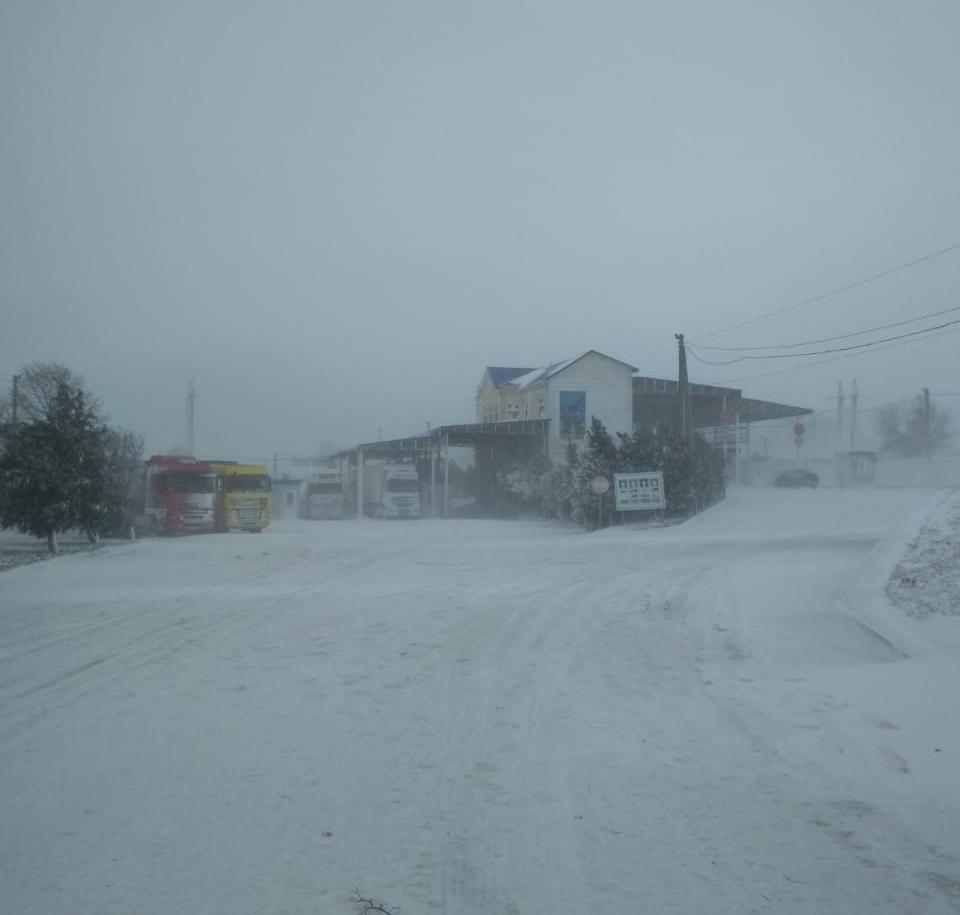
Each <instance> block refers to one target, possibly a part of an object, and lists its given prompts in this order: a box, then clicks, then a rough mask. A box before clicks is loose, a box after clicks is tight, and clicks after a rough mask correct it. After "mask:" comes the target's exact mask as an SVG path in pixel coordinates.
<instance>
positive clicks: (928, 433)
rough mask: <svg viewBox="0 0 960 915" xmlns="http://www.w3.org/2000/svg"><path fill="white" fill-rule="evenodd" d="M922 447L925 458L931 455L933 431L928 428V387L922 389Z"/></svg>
mask: <svg viewBox="0 0 960 915" xmlns="http://www.w3.org/2000/svg"><path fill="white" fill-rule="evenodd" d="M923 447H924V450H925V451H926V452H927V460H928V461H929V460H930V459H931V457H932V456H933V433H932V430H931V429H930V388H924V389H923Z"/></svg>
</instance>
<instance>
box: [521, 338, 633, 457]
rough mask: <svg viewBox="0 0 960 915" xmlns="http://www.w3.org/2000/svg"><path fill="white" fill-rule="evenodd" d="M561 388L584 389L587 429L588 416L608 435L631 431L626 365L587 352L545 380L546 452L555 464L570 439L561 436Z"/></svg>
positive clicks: (630, 383) (629, 379)
mask: <svg viewBox="0 0 960 915" xmlns="http://www.w3.org/2000/svg"><path fill="white" fill-rule="evenodd" d="M561 391H583V392H585V394H586V408H587V409H586V428H587V429H589V428H590V418H591V417H592V416H596V417H597V419H599V420H600V421H601V422H602V423H603V424H604V426H606V427H607V431H608V432H609V433H610V434H611V435H615V434H616V433H617V432H627V433H629V432H631V431H632V430H633V372H632V371H631V369H630V368H629V366H626V365H623V364H622V363H619V362H616V361H615V360H613V359H607V358H606V357H604V356H601V355H599V354H596V353H589V354H587V355H586V356H585V357H584V358H583V359H580V360H579V361H577V362H575V363H574V364H573V365H571V366H569V367H568V368H566V369H564V370H563V371H561V372H558V373H557V374H556V375H554V376H553V377H552V378H550V379H549V380H548V381H547V385H546V401H547V416H548V417H549V418H550V439H549V455H550V459H551V460H552V461H553V462H554V463H558V462H561V461H563V460H564V458H565V457H566V451H567V442H568V441H569V439H568V438H564V437H561V435H560V433H561V429H560V392H561ZM531 393H533V392H531ZM539 397H540V395H539V392H536V394H535V399H537V400H539ZM531 409H533V407H532V405H531ZM582 444H583V439H578V440H577V445H578V446H580V445H582Z"/></svg>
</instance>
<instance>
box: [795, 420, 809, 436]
mask: <svg viewBox="0 0 960 915" xmlns="http://www.w3.org/2000/svg"><path fill="white" fill-rule="evenodd" d="M806 431H807V427H806V426H805V425H804V424H803V423H796V424H795V425H794V427H793V434H794V435H795V436H796V437H797V438H803V433H804V432H806Z"/></svg>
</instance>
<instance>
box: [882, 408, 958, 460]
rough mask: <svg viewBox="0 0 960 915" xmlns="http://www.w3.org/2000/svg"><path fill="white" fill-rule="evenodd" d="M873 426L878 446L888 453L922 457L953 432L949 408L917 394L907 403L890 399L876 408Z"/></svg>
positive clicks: (948, 439)
mask: <svg viewBox="0 0 960 915" xmlns="http://www.w3.org/2000/svg"><path fill="white" fill-rule="evenodd" d="M874 428H875V429H876V432H877V435H878V436H879V437H880V450H881V451H882V452H883V453H884V454H888V455H890V456H891V457H904V458H909V457H923V456H926V455H931V454H935V453H937V452H938V451H943V450H944V449H945V448H946V447H947V446H948V445H949V444H950V443H951V442H952V441H953V439H954V437H955V436H956V426H955V424H954V422H953V417H952V415H951V413H950V411H949V410H948V409H946V408H944V407H940V406H937V404H936V403H935V402H934V401H933V400H931V399H930V398H929V397H926V396H924V395H923V394H918V395H917V396H916V397H914V398H913V400H911V401H909V402H907V403H899V404H896V403H890V404H886V405H885V406H883V407H881V408H880V409H879V410H878V411H877V415H876V418H875V419H874Z"/></svg>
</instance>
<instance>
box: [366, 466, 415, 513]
mask: <svg viewBox="0 0 960 915" xmlns="http://www.w3.org/2000/svg"><path fill="white" fill-rule="evenodd" d="M363 510H364V514H366V515H369V516H370V517H371V518H419V517H420V481H419V478H418V477H417V468H416V466H415V465H414V464H383V463H377V462H371V463H368V464H365V465H364V468H363Z"/></svg>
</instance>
